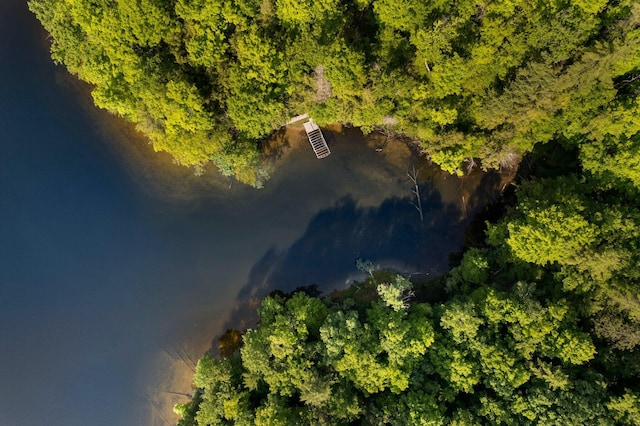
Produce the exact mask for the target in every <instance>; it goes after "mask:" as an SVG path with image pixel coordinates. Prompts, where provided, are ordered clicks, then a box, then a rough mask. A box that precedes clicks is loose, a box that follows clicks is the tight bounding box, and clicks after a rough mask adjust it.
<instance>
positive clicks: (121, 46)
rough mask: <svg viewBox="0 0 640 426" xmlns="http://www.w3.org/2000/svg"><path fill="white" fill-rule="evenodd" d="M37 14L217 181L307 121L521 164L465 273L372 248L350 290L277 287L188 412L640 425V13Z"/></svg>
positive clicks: (621, 7) (424, 4)
mask: <svg viewBox="0 0 640 426" xmlns="http://www.w3.org/2000/svg"><path fill="white" fill-rule="evenodd" d="M29 5H30V8H31V10H32V11H34V13H35V14H36V15H37V16H38V18H39V19H40V20H41V21H42V23H43V25H44V26H45V28H46V29H47V31H49V33H50V34H51V41H52V45H51V50H52V56H53V58H54V60H56V61H58V62H60V63H62V64H64V65H65V66H66V67H67V68H68V70H69V71H70V72H71V73H73V74H76V75H77V76H78V77H79V78H80V79H82V80H84V81H86V82H88V83H89V84H90V85H91V87H92V93H93V98H94V100H95V103H96V105H98V106H99V107H101V108H105V109H107V110H109V111H111V112H113V113H115V114H118V115H120V116H122V117H124V118H125V119H127V120H129V121H131V122H134V123H136V126H137V128H138V129H139V130H140V131H141V132H142V133H144V134H145V135H147V136H148V138H149V139H150V141H151V142H152V143H153V144H154V147H155V148H156V149H157V150H162V151H167V152H169V153H170V154H171V155H173V156H174V158H175V159H176V161H177V162H178V163H180V164H183V165H185V166H190V167H194V168H195V169H196V171H200V170H201V169H202V168H203V167H204V166H205V165H206V164H207V163H208V162H213V163H214V164H215V165H216V166H217V167H218V169H219V170H220V171H221V172H222V173H223V174H225V175H233V176H235V177H236V178H237V179H238V180H240V181H242V182H245V183H247V184H251V185H254V186H259V185H260V184H261V183H262V182H263V181H264V180H265V179H266V178H268V174H267V172H266V171H265V170H266V168H265V167H264V166H265V165H264V161H265V159H264V156H263V155H262V149H263V144H264V142H265V141H266V140H268V138H269V135H270V134H272V133H273V132H274V131H276V130H277V129H279V128H280V127H281V126H282V125H283V124H284V123H286V121H287V120H288V119H289V117H291V116H294V115H297V114H300V113H303V112H307V113H309V114H310V116H311V117H313V118H314V119H315V121H317V122H318V123H320V124H328V123H336V122H340V123H343V124H346V125H352V126H356V127H359V128H360V129H362V131H363V132H364V133H368V132H373V131H376V132H385V133H386V134H388V135H402V136H404V137H406V138H408V140H410V141H411V143H414V144H415V145H416V146H418V147H419V149H420V150H421V151H422V152H423V153H424V154H425V155H428V156H429V158H430V159H431V160H432V161H434V162H436V163H437V164H439V165H440V166H441V167H442V168H443V169H444V170H447V171H449V172H451V173H458V174H461V173H464V172H465V171H466V170H467V169H468V168H469V167H476V166H479V167H483V168H485V169H492V168H494V169H502V168H509V167H516V166H518V165H519V171H518V173H517V178H516V180H515V182H514V184H515V185H514V186H513V187H512V189H508V190H507V191H506V192H505V194H504V196H503V198H502V199H501V200H500V201H499V202H497V203H495V204H494V205H492V206H490V207H488V208H487V210H486V211H485V212H484V213H483V214H481V215H480V216H479V217H478V218H477V219H476V221H475V222H474V224H473V226H471V227H470V229H469V234H470V235H473V236H475V237H473V238H472V237H469V238H468V239H467V244H466V247H465V249H464V250H463V252H461V253H460V254H459V255H458V256H452V259H451V270H450V271H449V272H448V273H447V274H445V275H443V276H440V277H436V278H433V279H431V280H429V281H424V282H411V281H410V280H409V279H407V278H406V277H403V276H400V275H397V274H395V273H391V272H388V271H386V272H385V271H383V272H380V271H376V270H374V268H373V266H372V265H371V264H369V263H367V262H366V261H361V262H359V265H360V267H361V268H362V270H363V271H364V272H366V273H367V275H368V279H367V280H366V281H365V282H361V283H354V284H353V285H352V286H351V287H350V288H349V289H348V290H345V291H342V292H338V293H333V294H330V295H325V296H324V297H319V295H317V294H309V292H308V291H307V292H305V291H299V292H294V293H293V294H282V293H277V292H276V293H274V294H273V295H271V296H270V297H267V298H266V299H265V300H264V301H263V302H262V305H261V307H260V309H259V314H260V322H259V324H258V325H257V326H256V327H255V328H253V329H249V330H244V331H242V332H240V331H230V332H229V334H228V335H227V336H226V338H225V339H223V340H221V351H220V353H221V356H220V357H213V356H211V355H205V356H204V357H203V358H202V359H201V360H200V361H199V362H198V365H197V370H196V374H195V377H194V386H195V388H196V391H195V395H194V397H193V399H192V401H190V402H189V403H186V404H181V405H178V406H176V411H177V412H178V413H179V414H180V415H181V416H182V419H181V420H180V422H179V424H180V425H182V426H191V425H201V426H202V425H218V424H238V425H249V424H255V425H296V424H327V425H339V424H345V425H346V424H354V425H355V424H362V425H374V424H380V425H383V424H384V425H388V424H390V425H440V424H452V425H477V424H507V425H511V424H536V425H558V424H563V425H617V424H620V425H631V424H640V351H638V349H639V347H640V202H639V200H640V111H639V106H638V94H639V93H640V3H638V2H636V1H633V0H618V1H607V0H575V1H572V0H544V1H543V0H527V1H524V0H501V1H480V0H477V1H468V0H459V1H456V2H450V1H443V0H434V1H424V0H342V1H338V0H318V1H310V0H299V1H296V2H293V1H289V0H194V1H187V0H136V1H126V0H91V1H89V0H31V1H30V3H29ZM521 160H522V161H521ZM513 188H515V189H513ZM303 284H305V283H300V285H303ZM294 285H295V284H294Z"/></svg>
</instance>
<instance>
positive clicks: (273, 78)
mask: <svg viewBox="0 0 640 426" xmlns="http://www.w3.org/2000/svg"><path fill="white" fill-rule="evenodd" d="M29 4H30V7H31V9H32V10H33V11H34V12H35V13H36V15H37V16H38V18H39V19H40V20H41V21H42V23H43V24H44V26H45V28H46V29H47V30H48V31H49V32H50V33H51V35H52V37H53V44H52V55H53V57H54V59H55V60H56V61H58V62H61V63H64V64H65V65H66V66H67V68H68V69H69V71H70V72H72V73H74V74H77V75H78V76H79V77H80V78H81V79H83V80H85V81H87V82H89V83H90V84H92V85H93V97H94V99H95V102H96V104H97V105H98V106H100V107H102V108H105V109H107V110H109V111H112V112H114V113H117V114H119V115H121V116H123V117H125V118H126V119H127V120H130V121H133V122H135V123H137V126H138V129H140V130H141V131H142V132H143V133H145V134H146V135H147V136H148V137H149V138H150V139H151V140H152V141H153V143H154V146H155V148H156V149H158V150H163V151H167V152H169V153H171V154H172V155H173V156H174V157H175V159H176V160H177V161H178V162H180V163H181V164H184V165H189V166H202V165H204V164H205V163H206V162H208V161H214V162H215V164H216V165H217V166H218V167H219V168H220V170H221V171H222V172H223V173H225V174H234V175H236V176H237V177H238V178H239V179H241V180H243V181H245V182H248V183H251V184H254V185H255V184H259V182H260V180H261V179H262V177H263V176H262V175H261V173H260V171H261V169H260V155H259V149H258V145H257V141H258V140H259V139H261V138H265V137H267V136H268V135H269V134H270V133H271V132H272V131H274V129H277V128H279V127H280V126H282V125H283V123H285V122H286V121H287V119H288V118H289V117H291V116H294V115H297V114H300V113H303V112H308V113H310V114H311V116H312V117H313V118H314V119H316V121H318V122H320V123H330V122H343V123H351V124H353V125H355V126H359V127H361V128H362V129H363V131H365V132H368V131H371V130H373V129H375V128H376V127H380V128H384V129H385V130H386V131H388V132H395V133H402V134H405V135H409V136H410V137H412V138H414V139H415V140H416V141H417V142H418V143H419V144H420V146H421V147H422V148H423V150H424V151H425V152H427V153H428V154H430V156H431V158H432V159H433V160H434V161H436V162H437V163H439V164H440V165H441V166H442V167H443V168H445V169H446V170H449V171H456V170H458V168H459V166H460V164H461V163H462V162H463V161H464V160H465V159H466V158H470V157H475V158H479V159H481V160H482V164H483V165H484V166H485V167H498V166H500V165H501V164H508V163H510V162H512V161H513V159H514V158H517V156H519V155H521V154H523V153H525V152H528V151H530V150H531V149H532V147H533V146H534V145H535V144H537V143H545V142H548V141H550V140H553V139H562V140H564V141H565V143H566V144H571V145H576V146H581V147H583V148H584V149H583V150H582V155H583V157H584V158H583V161H584V165H585V167H587V168H589V169H590V170H592V171H593V172H594V173H600V174H609V175H612V176H615V177H616V178H617V179H620V180H621V181H623V182H631V183H632V184H634V185H638V184H640V177H639V176H640V170H638V164H640V159H639V157H638V151H639V150H638V146H639V142H638V140H639V138H640V136H638V135H639V130H640V128H639V127H638V126H639V125H640V121H639V120H638V119H637V118H636V117H637V116H638V115H639V114H638V106H637V99H636V98H637V90H638V85H639V84H640V79H638V76H639V75H640V74H639V73H640V49H639V48H638V46H639V44H640V28H639V27H638V23H639V22H640V5H638V3H637V2H635V1H633V0H616V1H613V0H610V1H607V0H571V1H548V0H533V1H531V0H526V1H524V0H499V1H490V0H484V1H476V0H473V1H470V0H460V1H456V2H449V1H440V0H433V1H424V0H401V1H400V0H345V1H341V2H338V1H335V0H321V1H289V0H275V1H274V0H197V1H186V0H136V1H124V0H93V1H88V0H31V1H30V3H29ZM621 163H624V164H625V166H624V167H621V166H620V164H621Z"/></svg>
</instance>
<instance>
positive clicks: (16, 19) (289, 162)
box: [0, 0, 493, 426]
mask: <svg viewBox="0 0 640 426" xmlns="http://www.w3.org/2000/svg"><path fill="white" fill-rule="evenodd" d="M0 70H1V74H0V75H1V77H2V78H1V79H0V148H1V149H0V425H18V426H31V425H34V426H41V425H65V426H68V425H96V426H99V425H125V426H126V425H145V424H158V425H161V424H165V423H166V422H169V423H171V422H174V421H175V417H173V414H172V413H171V410H170V407H171V405H172V404H174V403H176V402H181V401H184V399H185V396H184V395H182V394H184V393H189V392H190V387H189V375H190V374H191V369H192V367H193V362H194V360H195V359H197V357H198V356H200V355H201V354H202V353H203V352H204V351H205V350H206V349H207V348H208V347H209V346H210V345H211V339H212V337H213V336H215V335H218V334H220V333H221V332H222V331H223V330H224V328H225V327H226V326H228V325H234V326H242V325H246V324H248V323H249V322H248V320H247V321H245V320H246V318H245V316H244V309H246V308H247V306H248V307H250V308H251V307H252V306H254V305H255V303H256V301H257V300H258V299H259V297H260V296H261V295H263V294H265V293H266V292H268V291H269V290H271V289H273V288H281V289H285V290H286V289H291V288H293V287H296V286H298V285H307V284H312V283H315V284H318V285H320V287H321V288H323V289H325V290H327V289H331V288H336V287H341V286H344V285H345V284H346V283H348V282H349V280H351V279H353V278H354V277H357V271H356V270H355V267H354V260H355V258H357V257H364V258H368V259H370V260H372V261H374V262H375V263H376V264H378V265H383V266H393V267H396V268H398V269H400V270H402V271H405V272H419V273H433V271H438V270H443V269H445V268H446V266H447V253H449V252H450V251H452V250H455V249H457V248H459V247H460V246H461V244H462V240H463V229H464V225H465V224H466V223H467V220H466V219H465V218H467V217H468V214H469V212H470V211H473V209H474V207H473V206H475V205H477V204H478V203H479V202H481V201H482V200H484V199H486V195H487V194H490V191H491V188H493V184H492V183H491V182H488V181H487V179H485V180H484V181H483V182H482V183H480V176H479V175H478V176H476V178H471V179H467V180H465V181H460V180H458V179H454V178H452V177H448V178H447V176H446V174H443V173H441V172H438V171H436V170H434V169H433V168H429V167H428V166H423V165H422V163H420V161H419V160H417V159H416V158H414V157H413V156H411V154H410V152H409V151H408V150H407V149H406V148H405V147H404V146H403V145H402V144H399V143H391V144H389V146H388V147H387V148H386V149H385V150H384V151H383V152H382V153H376V152H375V150H374V149H372V146H373V147H375V146H380V145H381V143H382V140H381V139H380V138H377V139H376V138H370V139H368V145H369V146H367V143H365V142H363V141H362V138H361V137H360V136H359V134H358V133H357V132H356V131H351V130H340V129H330V130H327V132H326V135H327V137H328V139H329V141H330V144H331V147H332V151H333V154H332V155H331V156H330V157H329V158H327V159H325V160H322V161H318V160H316V159H315V157H314V155H313V153H312V152H311V150H310V148H309V147H308V145H307V143H306V142H305V141H304V139H301V138H300V136H301V134H300V131H299V129H295V128H294V129H290V130H289V131H288V132H287V133H286V134H281V135H279V136H278V140H281V141H282V143H283V144H285V145H286V144H288V145H289V146H288V148H286V149H285V150H284V154H283V155H282V157H281V158H280V159H279V160H278V161H277V165H278V168H277V171H276V172H274V174H273V177H272V179H271V180H270V181H269V182H268V183H267V185H266V187H265V188H264V189H262V190H260V191H256V190H253V189H251V188H247V187H243V186H241V185H238V184H235V183H233V181H232V180H230V179H226V178H222V177H220V176H218V175H217V174H215V173H213V172H209V173H208V174H207V175H206V176H204V177H202V178H196V177H195V176H193V175H192V174H191V173H190V172H189V171H188V170H185V169H182V168H179V167H176V166H173V165H172V164H171V161H170V159H168V158H167V157H166V156H163V155H156V154H152V153H151V150H150V148H149V147H148V146H146V145H145V144H144V142H143V141H141V140H140V138H138V137H135V135H133V134H132V132H131V130H130V128H129V127H127V126H123V125H122V123H120V122H119V121H118V120H116V119H114V118H112V117H110V116H109V115H107V114H105V113H103V112H100V111H97V110H95V109H93V108H91V107H89V106H88V101H87V96H86V93H85V92H84V91H83V90H84V89H83V88H82V86H79V85H78V84H76V83H74V82H73V80H72V79H70V78H68V77H67V75H66V73H65V71H64V70H63V69H62V68H61V67H56V66H54V65H53V64H52V63H51V60H50V59H49V57H48V51H47V42H46V40H45V35H44V34H43V32H42V30H41V28H40V26H39V24H38V23H37V21H36V20H35V18H34V17H33V16H32V15H31V14H30V13H29V12H28V10H27V7H26V4H25V3H24V2H23V1H19V0H3V1H2V2H0ZM287 141H288V142H287ZM411 164H417V165H418V166H423V169H422V176H423V182H422V196H423V202H424V203H425V221H424V222H420V221H419V218H418V214H417V212H416V211H415V209H414V208H413V207H412V206H411V204H410V203H409V199H408V198H407V197H408V196H409V195H410V192H409V191H410V185H409V184H408V182H407V178H406V170H407V168H408V167H410V165H411ZM478 184H480V186H479V190H476V187H477V185H478ZM461 206H462V208H461Z"/></svg>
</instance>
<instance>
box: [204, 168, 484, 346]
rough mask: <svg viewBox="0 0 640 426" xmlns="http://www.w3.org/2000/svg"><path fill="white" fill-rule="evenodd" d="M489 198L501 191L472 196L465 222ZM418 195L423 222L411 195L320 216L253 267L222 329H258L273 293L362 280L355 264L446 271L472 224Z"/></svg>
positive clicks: (426, 194) (428, 190) (341, 205)
mask: <svg viewBox="0 0 640 426" xmlns="http://www.w3.org/2000/svg"><path fill="white" fill-rule="evenodd" d="M487 178H488V179H491V178H490V177H489V176H487ZM490 186H493V184H492V185H490ZM407 193H409V191H407ZM491 193H493V194H495V193H496V191H495V190H490V189H489V190H485V191H484V192H483V191H478V193H477V195H476V194H474V196H473V199H472V200H469V205H470V206H473V208H472V210H470V211H466V212H465V215H464V216H470V215H473V214H474V213H475V212H477V211H478V210H479V209H480V208H481V207H482V206H483V205H484V204H486V202H487V200H488V198H487V197H488V195H487V194H491ZM420 195H421V200H422V205H423V208H424V211H423V213H424V221H421V220H420V215H419V213H418V211H417V210H416V208H415V207H414V206H413V205H412V201H414V200H413V199H411V198H410V197H408V196H407V197H393V198H389V199H387V200H385V201H384V202H383V203H382V204H381V205H380V206H377V207H362V206H359V205H358V202H357V200H355V199H354V198H353V197H352V196H345V197H343V198H341V199H339V200H338V201H337V202H336V203H335V205H334V206H333V207H330V208H327V209H324V210H321V211H320V212H318V213H317V214H316V215H315V216H314V217H313V218H312V219H311V221H310V222H309V225H308V226H307V229H306V231H305V232H304V234H303V235H302V236H301V237H300V238H299V239H298V240H297V241H296V242H295V243H294V244H292V245H291V247H289V248H288V249H287V250H283V251H279V250H277V249H276V248H275V247H272V248H270V249H269V250H268V251H267V252H266V253H265V254H264V255H263V256H262V258H261V259H260V260H259V261H258V262H257V263H256V264H255V265H254V266H253V267H252V269H251V271H250V273H249V278H248V281H247V282H246V283H245V284H244V286H243V287H242V288H241V290H240V291H239V293H238V296H237V298H236V301H235V306H234V310H233V312H232V313H231V316H230V318H229V319H228V321H227V323H226V327H225V328H236V329H245V328H247V327H252V326H253V325H255V324H256V322H257V320H258V317H257V312H256V308H257V307H259V305H260V302H261V300H262V299H263V298H264V297H265V296H266V295H268V294H269V293H270V292H272V291H275V290H279V291H282V292H291V291H293V290H294V289H296V288H298V287H302V286H309V285H317V286H318V288H319V289H320V290H321V291H324V292H327V291H330V290H333V289H335V288H341V287H344V286H346V285H348V284H350V283H351V282H352V281H353V279H361V278H362V277H363V275H362V273H361V272H359V271H358V270H357V268H356V266H355V260H356V259H358V258H362V259H367V260H370V261H372V262H373V263H374V265H377V266H378V267H380V268H390V269H395V270H397V271H398V272H401V273H422V274H433V273H438V272H445V271H446V270H447V269H448V256H449V254H450V253H452V252H454V251H457V250H460V248H461V247H462V245H463V243H464V229H465V227H466V225H467V224H468V221H467V220H461V217H463V215H462V214H461V212H460V211H459V210H458V209H456V208H455V207H452V206H451V205H447V204H444V203H443V202H442V200H441V198H440V194H439V193H438V192H437V191H436V190H435V189H433V188H432V187H430V186H428V185H423V187H422V188H421V191H420ZM480 198H482V199H480ZM216 341H217V339H214V341H213V342H212V347H211V351H212V352H213V353H217V344H216Z"/></svg>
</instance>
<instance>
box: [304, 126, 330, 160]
mask: <svg viewBox="0 0 640 426" xmlns="http://www.w3.org/2000/svg"><path fill="white" fill-rule="evenodd" d="M304 130H305V131H306V132H307V137H308V138H309V143H311V147H312V148H313V152H315V153H316V157H318V158H324V157H327V156H328V155H329V154H331V151H330V150H329V146H328V145H327V141H325V140H324V135H323V134H322V132H321V131H320V127H318V125H317V124H315V123H314V122H313V121H312V120H309V121H307V122H306V123H304Z"/></svg>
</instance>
